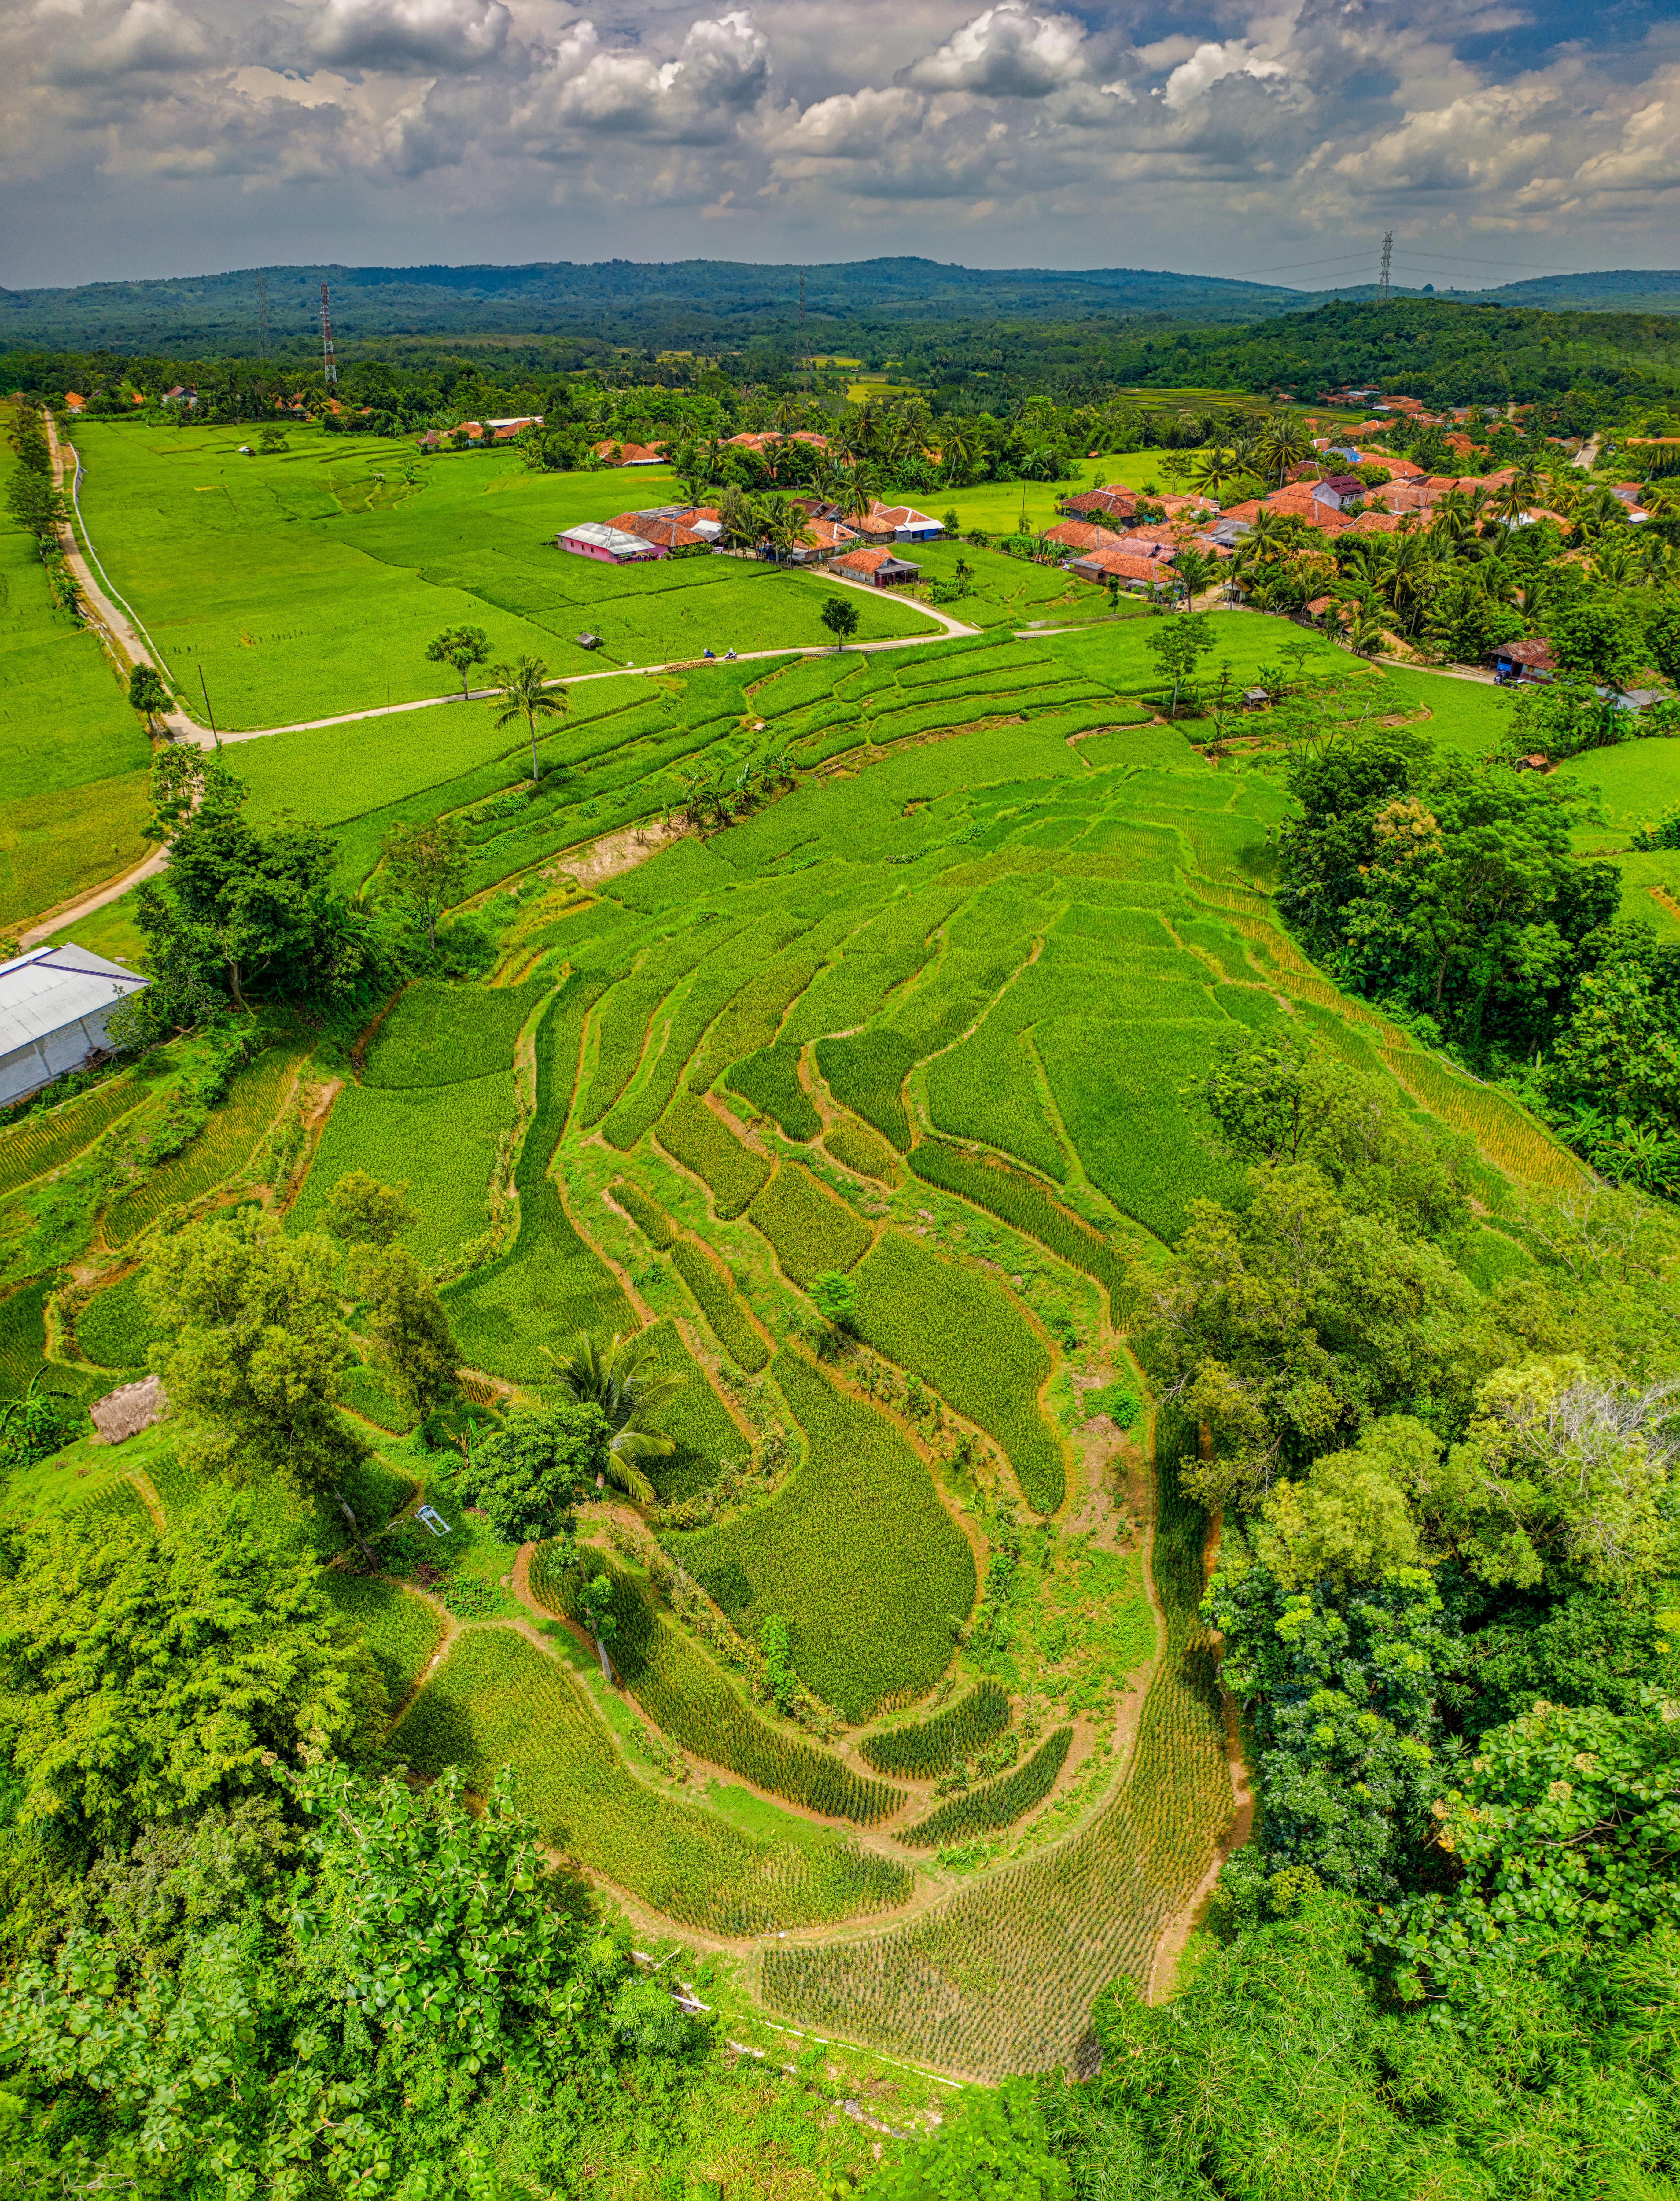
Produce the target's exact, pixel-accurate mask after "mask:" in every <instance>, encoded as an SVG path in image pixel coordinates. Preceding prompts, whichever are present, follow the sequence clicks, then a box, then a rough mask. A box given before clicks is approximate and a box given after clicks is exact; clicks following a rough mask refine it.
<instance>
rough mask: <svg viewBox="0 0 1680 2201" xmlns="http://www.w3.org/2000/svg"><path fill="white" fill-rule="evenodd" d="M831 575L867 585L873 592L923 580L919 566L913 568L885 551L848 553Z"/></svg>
mask: <svg viewBox="0 0 1680 2201" xmlns="http://www.w3.org/2000/svg"><path fill="white" fill-rule="evenodd" d="M829 571H830V572H834V573H843V574H844V575H845V576H846V577H847V578H848V579H849V580H853V581H867V582H868V583H869V584H870V586H871V587H872V588H876V589H897V588H902V587H903V586H904V585H905V584H907V583H908V582H911V581H919V580H920V578H921V577H922V569H921V567H920V566H913V565H912V564H911V563H910V561H909V560H908V558H900V557H898V556H896V555H895V554H894V553H893V552H892V551H890V550H886V549H862V550H849V551H847V552H846V553H845V555H843V556H842V557H838V558H837V559H836V560H835V561H834V562H833V564H832V565H831V566H830V568H829Z"/></svg>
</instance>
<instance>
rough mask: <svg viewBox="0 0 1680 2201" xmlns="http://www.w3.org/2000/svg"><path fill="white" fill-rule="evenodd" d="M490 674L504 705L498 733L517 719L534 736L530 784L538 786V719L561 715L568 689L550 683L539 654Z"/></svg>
mask: <svg viewBox="0 0 1680 2201" xmlns="http://www.w3.org/2000/svg"><path fill="white" fill-rule="evenodd" d="M548 678H549V668H548V666H546V665H544V664H543V660H542V659H541V658H540V657H521V658H520V660H519V661H518V663H517V664H514V665H496V666H491V668H490V679H491V680H492V682H493V683H494V684H495V685H496V688H497V690H499V691H500V693H501V695H502V698H503V704H502V709H501V710H500V711H498V712H497V713H496V731H497V732H500V731H501V730H502V727H503V726H508V725H512V724H513V722H514V719H524V720H525V723H526V731H528V732H529V734H530V736H531V784H532V786H533V787H535V786H536V785H537V781H538V779H539V778H540V774H539V773H538V772H537V719H543V718H556V719H557V718H558V717H559V716H560V715H561V713H562V712H563V711H564V710H565V708H566V690H564V689H563V688H550V687H549V685H548Z"/></svg>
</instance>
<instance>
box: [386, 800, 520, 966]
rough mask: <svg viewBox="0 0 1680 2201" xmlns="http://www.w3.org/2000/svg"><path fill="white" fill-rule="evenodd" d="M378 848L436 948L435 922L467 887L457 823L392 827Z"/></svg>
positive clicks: (463, 845) (464, 852) (445, 820)
mask: <svg viewBox="0 0 1680 2201" xmlns="http://www.w3.org/2000/svg"><path fill="white" fill-rule="evenodd" d="M533 770H534V766H533ZM380 848H381V852H382V854H383V855H384V857H385V871H386V872H387V873H388V875H389V877H390V879H391V884H392V886H394V887H395V888H396V889H397V893H398V895H400V896H401V897H402V900H403V901H406V902H408V904H409V905H410V906H411V907H413V908H414V910H415V911H416V912H417V913H419V914H420V916H421V917H423V918H424V919H425V920H426V938H427V939H428V940H429V941H430V942H431V943H432V946H433V947H434V948H435V947H436V946H437V945H438V919H439V918H440V917H441V916H442V914H443V912H444V911H445V910H446V909H447V908H448V907H449V905H450V904H451V903H452V902H457V901H460V900H461V891H462V889H463V888H464V887H465V885H466V883H467V836H466V834H465V832H464V831H462V829H461V823H460V821H459V819H454V818H435V819H432V823H431V824H430V825H393V826H392V827H391V830H390V831H389V832H388V833H387V834H386V835H385V839H384V840H383V842H381V843H380Z"/></svg>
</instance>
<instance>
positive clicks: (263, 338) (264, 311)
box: [256, 275, 268, 362]
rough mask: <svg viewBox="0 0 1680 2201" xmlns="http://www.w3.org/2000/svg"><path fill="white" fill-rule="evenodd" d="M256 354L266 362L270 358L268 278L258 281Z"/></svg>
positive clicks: (262, 277)
mask: <svg viewBox="0 0 1680 2201" xmlns="http://www.w3.org/2000/svg"><path fill="white" fill-rule="evenodd" d="M256 354H257V357H258V358H259V359H261V360H262V361H265V362H266V361H267V357H268V278H267V276H266V275H259V276H258V277H257V279H256Z"/></svg>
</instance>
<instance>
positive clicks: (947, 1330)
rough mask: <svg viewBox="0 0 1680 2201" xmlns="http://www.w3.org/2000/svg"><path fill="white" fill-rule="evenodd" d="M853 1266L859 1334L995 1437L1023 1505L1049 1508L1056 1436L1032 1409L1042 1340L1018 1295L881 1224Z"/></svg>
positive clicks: (1042, 1376)
mask: <svg viewBox="0 0 1680 2201" xmlns="http://www.w3.org/2000/svg"><path fill="white" fill-rule="evenodd" d="M854 1273H855V1283H856V1286H857V1304H856V1308H855V1313H854V1316H853V1321H854V1324H855V1327H856V1329H857V1333H858V1335H859V1336H860V1337H861V1338H862V1339H864V1341H866V1343H867V1344H870V1345H872V1346H873V1347H875V1349H876V1350H877V1352H879V1353H885V1354H886V1355H887V1357H888V1359H891V1360H896V1361H897V1363H898V1364H899V1365H900V1367H902V1368H908V1369H910V1370H913V1372H914V1373H915V1374H916V1375H918V1376H920V1377H921V1378H922V1379H923V1381H924V1382H927V1383H929V1384H931V1386H932V1388H934V1389H935V1390H936V1391H937V1392H938V1394H939V1395H940V1396H941V1398H943V1399H944V1400H946V1401H947V1402H948V1404H949V1405H950V1406H955V1409H956V1411H957V1412H958V1413H960V1414H966V1415H967V1416H968V1417H969V1418H970V1419H971V1420H972V1421H974V1422H978V1424H979V1425H980V1427H981V1428H982V1429H984V1430H985V1431H986V1433H987V1435H989V1436H993V1437H996V1440H997V1441H998V1442H999V1444H1001V1445H1002V1447H1003V1449H1004V1451H1005V1452H1006V1453H1007V1454H1008V1456H1009V1464H1010V1465H1011V1466H1012V1467H1013V1469H1014V1470H1015V1479H1016V1481H1017V1482H1019V1485H1020V1487H1021V1495H1022V1496H1023V1497H1024V1498H1025V1500H1026V1502H1027V1504H1028V1505H1031V1506H1032V1507H1033V1508H1034V1509H1035V1510H1036V1511H1038V1512H1040V1513H1053V1512H1054V1511H1055V1509H1056V1507H1057V1506H1058V1505H1060V1503H1061V1500H1062V1488H1063V1475H1064V1464H1063V1454H1062V1444H1061V1440H1060V1437H1058V1436H1057V1435H1055V1433H1054V1431H1053V1430H1052V1429H1051V1428H1050V1425H1049V1423H1048V1422H1047V1421H1046V1420H1045V1418H1044V1417H1043V1414H1042V1413H1041V1412H1039V1409H1038V1394H1039V1392H1040V1390H1041V1389H1042V1388H1043V1384H1044V1382H1045V1380H1046V1378H1047V1377H1048V1376H1049V1372H1050V1355H1049V1347H1047V1346H1045V1345H1044V1344H1043V1341H1041V1340H1040V1338H1039V1336H1038V1335H1037V1332H1036V1331H1035V1330H1034V1329H1032V1327H1031V1324H1029V1323H1028V1321H1027V1319H1026V1318H1025V1315H1024V1314H1023V1313H1022V1312H1021V1311H1020V1309H1019V1306H1017V1304H1016V1302H1015V1300H1013V1298H1012V1297H1011V1296H1010V1294H1008V1293H1007V1291H1006V1290H1005V1289H1004V1288H1003V1287H1002V1285H1001V1284H999V1283H996V1282H994V1281H993V1279H992V1278H991V1277H988V1276H984V1275H982V1274H981V1273H980V1272H979V1271H978V1270H974V1269H970V1268H966V1267H961V1266H960V1265H957V1264H956V1263H955V1262H951V1261H943V1260H942V1259H940V1258H939V1256H938V1255H937V1254H935V1253H929V1252H928V1250H927V1249H926V1247H924V1246H923V1245H922V1244H921V1243H920V1242H919V1241H918V1240H916V1239H913V1238H908V1237H906V1236H905V1235H903V1233H902V1231H897V1230H889V1231H885V1232H884V1233H883V1235H882V1236H881V1238H880V1240H879V1241H878V1244H877V1245H876V1246H875V1247H874V1250H873V1251H872V1253H870V1254H869V1255H868V1256H867V1258H866V1259H865V1260H863V1261H862V1262H861V1263H860V1264H859V1265H858V1267H857V1269H856V1271H855V1272H854Z"/></svg>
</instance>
